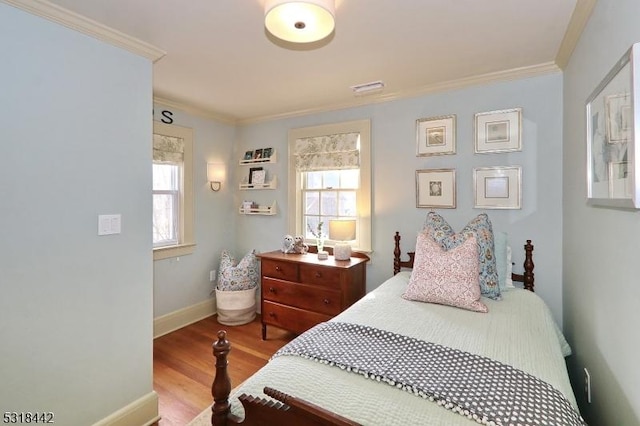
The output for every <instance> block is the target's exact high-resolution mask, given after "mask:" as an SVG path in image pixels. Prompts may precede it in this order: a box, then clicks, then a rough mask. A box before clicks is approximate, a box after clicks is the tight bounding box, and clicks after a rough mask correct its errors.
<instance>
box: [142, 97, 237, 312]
mask: <svg viewBox="0 0 640 426" xmlns="http://www.w3.org/2000/svg"><path fill="white" fill-rule="evenodd" d="M163 110H164V111H170V112H171V113H172V115H170V116H171V117H172V118H173V120H174V122H173V124H174V125H178V126H182V127H189V128H191V129H193V138H194V141H193V148H194V155H193V158H194V160H193V167H194V171H193V172H194V179H193V182H194V184H193V185H194V202H195V209H194V216H195V225H194V237H195V242H196V247H195V250H194V252H193V253H192V254H190V255H187V256H181V257H179V258H175V257H174V258H169V259H163V260H156V261H155V262H154V266H153V281H154V297H153V300H154V303H153V308H154V317H156V318H157V317H160V316H162V315H166V314H170V313H172V312H175V311H178V310H179V309H183V308H188V307H189V306H192V305H195V304H197V303H199V302H202V301H205V300H207V299H209V298H211V297H212V296H211V291H212V290H213V288H214V285H215V283H211V282H210V281H209V271H211V270H212V269H215V270H217V269H218V266H219V263H220V253H221V252H222V250H223V249H229V250H231V251H233V249H234V248H235V239H234V224H235V221H236V217H237V212H236V210H235V209H233V197H234V194H235V192H236V191H237V185H236V186H234V185H233V184H232V182H231V173H232V172H233V171H234V170H235V166H234V165H235V164H238V161H237V159H236V158H235V156H234V155H233V147H234V141H235V138H236V130H235V126H233V125H229V124H222V123H218V122H216V121H213V120H211V119H208V118H203V117H198V116H195V115H193V114H189V113H185V112H184V111H180V110H178V109H176V108H173V107H166V106H162V105H155V106H154V118H155V120H158V121H160V120H162V119H163V116H162V115H161V112H162V111H163ZM164 120H166V118H164ZM208 162H209V163H224V164H225V165H226V170H227V177H226V178H225V181H224V182H223V183H222V188H221V189H220V191H219V192H214V191H212V190H211V186H210V185H209V182H207V163H208Z"/></svg>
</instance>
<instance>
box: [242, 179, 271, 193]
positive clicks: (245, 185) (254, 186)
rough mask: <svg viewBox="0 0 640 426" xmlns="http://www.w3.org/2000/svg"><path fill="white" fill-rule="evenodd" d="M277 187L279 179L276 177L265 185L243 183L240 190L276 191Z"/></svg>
mask: <svg viewBox="0 0 640 426" xmlns="http://www.w3.org/2000/svg"><path fill="white" fill-rule="evenodd" d="M277 186H278V179H277V177H276V176H274V177H273V178H271V180H270V181H269V182H265V183H241V184H240V185H239V189H240V190H241V191H246V190H249V189H276V187H277Z"/></svg>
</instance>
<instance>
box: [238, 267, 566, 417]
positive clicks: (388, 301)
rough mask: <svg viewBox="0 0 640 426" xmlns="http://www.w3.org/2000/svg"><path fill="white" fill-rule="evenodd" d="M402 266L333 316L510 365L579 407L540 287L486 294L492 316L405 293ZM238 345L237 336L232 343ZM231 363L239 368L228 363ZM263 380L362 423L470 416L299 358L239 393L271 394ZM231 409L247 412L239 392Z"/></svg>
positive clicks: (280, 362)
mask: <svg viewBox="0 0 640 426" xmlns="http://www.w3.org/2000/svg"><path fill="white" fill-rule="evenodd" d="M408 280H409V273H408V272H401V273H400V274H398V275H396V276H395V277H393V278H391V279H389V280H388V281H386V282H385V283H384V284H382V285H381V286H380V287H378V288H377V289H376V290H374V291H373V292H371V293H369V294H367V295H366V296H365V297H364V298H362V299H361V300H360V301H358V302H357V303H356V304H355V305H353V306H352V307H351V308H349V309H348V310H347V311H345V312H343V313H342V314H340V315H338V316H337V317H335V318H334V320H335V321H343V322H351V323H355V324H363V325H368V326H371V327H376V328H381V329H385V330H389V331H391V332H394V333H400V334H404V335H407V336H411V337H415V338H418V339H422V340H426V341H430V342H434V343H438V344H441V345H445V346H449V347H452V348H457V349H460V350H464V351H467V352H471V353H475V354H478V355H482V356H486V357H489V358H493V359H495V360H498V361H501V362H503V363H506V364H509V365H512V366H514V367H516V368H519V369H521V370H523V371H525V372H527V373H530V374H532V375H534V376H536V377H539V378H540V379H542V380H544V381H546V382H548V383H550V384H551V385H553V386H554V387H556V388H557V389H558V390H559V391H560V392H562V393H563V394H564V395H565V396H566V397H567V399H568V400H569V402H570V403H571V404H572V405H573V406H574V407H577V405H576V402H575V398H574V396H573V392H572V390H571V385H570V383H569V378H568V376H567V371H566V367H565V362H564V356H563V352H564V355H568V351H569V347H568V345H567V343H566V341H565V340H564V337H563V336H562V334H561V333H560V332H559V330H558V327H557V325H556V324H555V322H554V320H553V318H552V316H551V313H550V311H549V309H548V307H547V306H546V305H545V304H544V302H543V301H542V300H541V299H540V298H539V297H538V296H537V295H535V294H534V293H531V292H529V291H526V290H519V289H515V290H511V291H508V292H506V293H505V294H503V300H502V301H493V300H490V299H486V298H483V302H484V303H486V304H487V306H488V308H489V313H488V314H483V313H476V312H470V311H465V310H462V309H458V308H452V307H448V306H441V305H435V304H429V303H421V302H413V301H408V300H404V299H402V298H401V297H400V296H401V294H402V293H403V291H404V288H405V287H406V285H407V282H408ZM231 343H232V345H233V342H231ZM230 368H233V366H230ZM265 386H269V387H272V388H275V389H277V390H279V391H282V392H285V393H288V394H290V395H293V396H296V397H299V398H303V399H306V400H308V401H310V402H313V403H315V404H317V405H320V406H321V407H324V408H326V409H328V410H331V411H334V412H336V413H339V414H341V415H343V416H345V417H347V418H350V419H352V420H354V421H357V422H359V423H361V424H363V425H384V426H389V425H434V426H436V425H469V424H474V422H473V421H471V420H467V419H465V418H464V417H462V416H460V415H459V414H455V413H453V412H451V411H449V410H447V409H445V408H442V407H440V406H438V405H437V404H435V403H433V402H429V401H427V400H424V399H422V398H419V397H416V396H414V395H412V394H410V393H407V392H404V391H402V390H399V389H396V388H394V387H391V386H389V385H388V384H385V383H379V382H375V381H372V380H370V379H366V378H364V377H362V376H360V375H357V374H354V373H349V372H346V371H343V370H340V369H339V368H337V367H331V366H328V365H325V364H320V363H317V362H314V361H310V360H307V359H304V358H300V357H291V356H282V357H279V358H276V359H274V360H272V361H271V362H269V364H267V365H266V366H265V367H264V368H262V369H261V370H260V371H259V372H258V373H256V374H255V375H254V376H252V377H251V378H249V379H248V380H247V381H245V383H244V384H243V385H242V386H241V387H240V388H239V389H238V391H237V392H236V393H235V394H234V396H238V395H240V394H242V393H247V394H250V395H254V396H261V397H265V398H268V397H266V396H265V395H264V394H263V393H262V389H263V388H264V387H265ZM232 411H233V412H234V413H235V414H239V415H242V408H241V406H240V403H239V401H238V400H237V398H235V397H232Z"/></svg>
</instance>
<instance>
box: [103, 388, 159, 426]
mask: <svg viewBox="0 0 640 426" xmlns="http://www.w3.org/2000/svg"><path fill="white" fill-rule="evenodd" d="M158 420H160V416H159V415H158V394H157V393H156V392H155V391H151V392H149V393H148V394H146V395H145V396H143V397H142V398H139V399H137V400H135V401H133V402H132V403H131V404H129V405H126V406H124V407H122V408H121V409H119V410H118V411H115V412H113V413H111V414H110V415H108V416H107V417H105V418H104V419H102V420H100V421H99V422H98V423H95V424H94V425H93V426H130V425H140V426H149V425H152V424H154V423H155V422H157V421H158Z"/></svg>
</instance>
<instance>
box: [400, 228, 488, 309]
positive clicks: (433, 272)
mask: <svg viewBox="0 0 640 426" xmlns="http://www.w3.org/2000/svg"><path fill="white" fill-rule="evenodd" d="M479 268H480V266H479V264H478V244H477V243H476V238H475V237H473V236H471V237H469V238H467V240H466V241H465V242H464V243H462V244H461V245H459V246H457V247H454V248H452V249H450V250H448V251H445V250H444V249H443V248H442V247H441V246H440V244H438V243H437V242H435V241H434V240H433V238H432V237H431V236H430V234H429V233H428V232H421V233H420V234H418V241H417V243H416V255H415V260H414V262H413V271H412V272H411V278H410V279H409V284H408V285H407V289H406V290H405V292H404V294H403V295H402V297H403V298H405V299H407V300H417V301H419V302H430V303H439V304H441V305H449V306H455V307H457V308H462V309H468V310H470V311H476V312H488V311H489V310H488V309H487V306H486V305H485V304H484V303H482V302H481V301H480V282H479V279H478V276H479Z"/></svg>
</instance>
